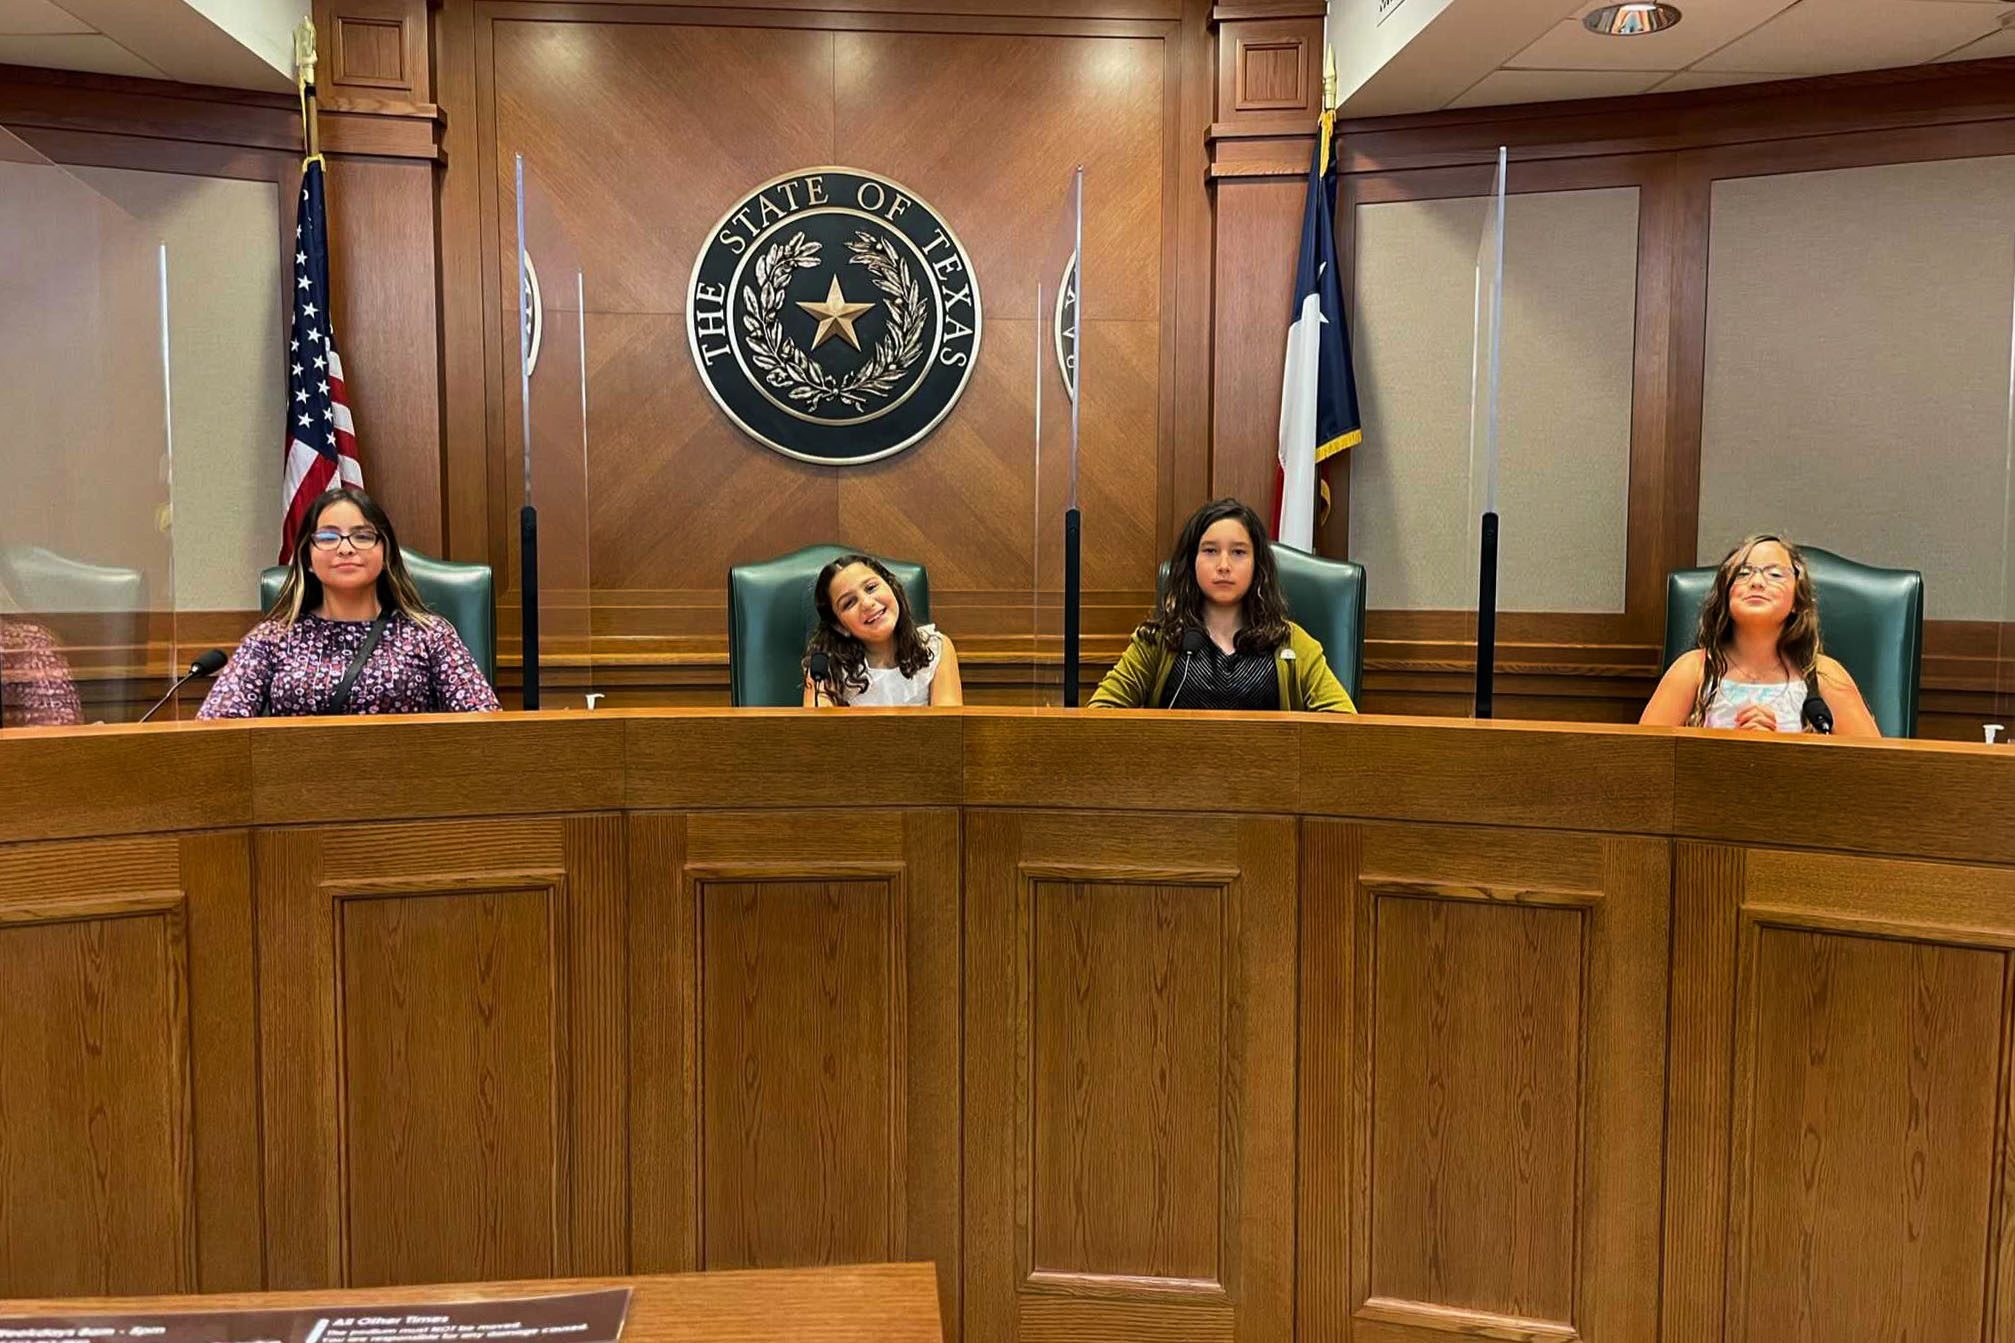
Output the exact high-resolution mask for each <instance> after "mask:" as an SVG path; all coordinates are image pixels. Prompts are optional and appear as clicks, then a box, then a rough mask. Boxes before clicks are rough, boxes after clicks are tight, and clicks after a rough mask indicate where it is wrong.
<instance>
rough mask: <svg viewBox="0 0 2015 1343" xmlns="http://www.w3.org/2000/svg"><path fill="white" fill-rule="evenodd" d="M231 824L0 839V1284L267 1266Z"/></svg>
mask: <svg viewBox="0 0 2015 1343" xmlns="http://www.w3.org/2000/svg"><path fill="white" fill-rule="evenodd" d="M250 875H251V873H250V860H249V849H248V844H247V841H246V837H245V835H244V833H243V832H241V831H216V832H210V833H206V834H201V835H189V836H181V837H177V836H173V835H161V836H155V837H150V838H142V839H124V840H93V841H81V842H71V843H61V844H37V845H18V846H11V847H9V848H6V849H4V850H0V957H4V959H5V962H6V964H7V965H8V967H9V975H8V981H9V982H8V993H7V995H6V996H5V999H4V1004H0V1076H4V1077H5V1078H6V1079H7V1080H6V1088H5V1093H6V1094H5V1097H4V1099H0V1172H4V1173H0V1186H4V1188H0V1292H5V1293H6V1294H8V1295H10V1296H30V1295H45V1294H46V1295H66V1294H74V1293H83V1292H156V1291H173V1292H190V1291H220V1290H233V1289H238V1290H242V1289H246V1288H256V1287H258V1286H259V1285H261V1280H262V1273H261V1266H260V1265H261V1259H260V1253H261V1251H260V1246H261V1239H262V1238H261V1225H260V1219H259V1214H258V1188H259V1184H258V1181H259V1171H258V1152H259V1136H258V1130H257V1115H256V1105H255V1099H254V1098H255V1096H256V1094H257V1093H256V1089H255V1088H256V1067H255V1064H254V1061H253V1059H254V1048H255V1041H254V1036H253V1002H252V996H253V995H252V986H253V975H252V909H251V892H250V886H249V883H250Z"/></svg>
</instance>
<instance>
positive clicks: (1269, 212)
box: [1210, 136, 1315, 518]
mask: <svg viewBox="0 0 2015 1343" xmlns="http://www.w3.org/2000/svg"><path fill="white" fill-rule="evenodd" d="M1313 143H1314V137H1313V136H1310V137H1309V138H1308V139H1307V140H1305V141H1298V142H1295V144H1294V148H1296V149H1297V150H1299V151H1300V153H1301V156H1302V158H1303V160H1304V162H1303V163H1302V167H1301V172H1302V173H1303V174H1304V176H1297V177H1285V176H1283V177H1264V178H1259V177H1255V178H1244V177H1235V178H1220V179H1218V181H1217V184H1216V196H1217V247H1216V271H1217V283H1216V288H1215V292H1216V296H1217V302H1216V305H1215V312H1214V316H1213V321H1212V327H1211V339H1212V344H1213V346H1214V347H1215V348H1216V349H1218V350H1220V351H1224V352H1229V351H1232V350H1237V351H1239V357H1238V358H1236V359H1233V358H1220V359H1219V360H1218V361H1217V367H1216V371H1215V376H1214V378H1213V385H1212V389H1211V472H1210V490H1211V494H1212V495H1213V496H1217V497H1223V496H1225V495H1231V496H1233V497H1235V498H1239V499H1243V500H1245V501H1246V502H1247V503H1249V504H1251V505H1252V506H1253V507H1254V508H1255V509H1257V510H1259V512H1260V514H1261V516H1263V517H1267V518H1271V517H1272V516H1273V509H1274V504H1275V481H1274V477H1275V474H1276V472H1277V471H1278V469H1279V467H1278V465H1277V459H1278V457H1279V453H1280V379H1281V369H1282V366H1283V364H1284V362H1285V360H1286V358H1287V318H1288V315H1289V312H1290V310H1291V309H1292V307H1293V300H1294V266H1295V248H1296V245H1297V240H1298V239H1299V238H1300V237H1301V215H1302V205H1303V203H1304V201H1305V200H1306V198H1307V195H1308V189H1307V181H1306V177H1305V174H1306V173H1307V171H1308V165H1307V162H1306V159H1307V158H1308V156H1309V155H1312V154H1313V153H1314V152H1315V151H1314V148H1313Z"/></svg>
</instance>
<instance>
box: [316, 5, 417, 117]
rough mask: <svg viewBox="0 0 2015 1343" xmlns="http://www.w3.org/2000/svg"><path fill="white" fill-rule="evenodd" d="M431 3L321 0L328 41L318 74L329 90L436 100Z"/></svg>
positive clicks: (320, 23) (321, 26)
mask: <svg viewBox="0 0 2015 1343" xmlns="http://www.w3.org/2000/svg"><path fill="white" fill-rule="evenodd" d="M432 7H433V6H431V5H430V4H429V3H428V0H315V26H316V29H317V31H318V34H319V35H320V38H321V42H322V44H323V45H322V51H321V53H320V54H321V59H322V67H321V69H320V70H319V71H318V74H319V75H320V77H321V80H322V86H323V88H324V89H325V91H327V92H330V93H336V94H339V95H340V94H353V93H354V94H361V95H365V96H373V95H375V96H378V97H403V98H405V99H407V100H410V101H412V102H421V103H424V102H426V101H428V100H429V99H431V98H432V97H433V77H432V71H431V69H430V68H429V64H430V63H429V61H428V54H429V53H428V26H427V21H428V17H429V16H428V11H429V10H430V9H431V8H432Z"/></svg>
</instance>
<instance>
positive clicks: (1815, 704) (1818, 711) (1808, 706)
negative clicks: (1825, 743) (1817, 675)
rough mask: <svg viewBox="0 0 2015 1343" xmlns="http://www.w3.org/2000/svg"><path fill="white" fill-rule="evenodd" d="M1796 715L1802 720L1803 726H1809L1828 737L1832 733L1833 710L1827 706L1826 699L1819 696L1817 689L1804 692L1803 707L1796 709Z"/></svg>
mask: <svg viewBox="0 0 2015 1343" xmlns="http://www.w3.org/2000/svg"><path fill="white" fill-rule="evenodd" d="M1798 716H1799V718H1800V719H1802V720H1804V723H1805V726H1807V727H1809V728H1811V729H1812V730H1813V731H1814V732H1817V733H1818V734H1819V735H1820V736H1822V737H1830V736H1832V735H1833V710H1832V709H1830V708H1828V707H1827V705H1826V701H1825V700H1823V699H1821V698H1820V697H1819V692H1818V691H1816V690H1814V691H1810V692H1808V693H1807V694H1806V696H1805V707H1804V708H1802V709H1800V710H1799V711H1798Z"/></svg>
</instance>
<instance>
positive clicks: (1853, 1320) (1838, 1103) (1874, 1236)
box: [1728, 926, 2008, 1343]
mask: <svg viewBox="0 0 2015 1343" xmlns="http://www.w3.org/2000/svg"><path fill="white" fill-rule="evenodd" d="M1746 940H1747V943H1748V946H1747V948H1746V957H1745V958H1746V959H1747V960H1748V961H1749V962H1750V964H1749V967H1748V971H1747V979H1746V982H1745V993H1744V998H1745V1002H1744V1004H1743V1016H1744V1019H1745V1022H1746V1030H1745V1035H1746V1036H1747V1041H1746V1046H1747V1047H1746V1049H1742V1047H1741V1046H1738V1048H1739V1049H1742V1056H1746V1057H1743V1062H1744V1063H1745V1064H1746V1067H1745V1069H1744V1075H1743V1079H1742V1081H1743V1095H1742V1097H1741V1114H1742V1117H1743V1120H1744V1127H1745V1128H1746V1130H1747V1133H1746V1137H1747V1139H1748V1142H1747V1150H1746V1152H1745V1153H1744V1154H1743V1159H1742V1160H1740V1161H1739V1163H1738V1165H1737V1172H1736V1173H1737V1179H1738V1182H1739V1183H1738V1186H1737V1219H1738V1220H1737V1223H1736V1227H1735V1235H1736V1236H1737V1237H1739V1248H1738V1249H1737V1250H1736V1252H1735V1253H1736V1256H1737V1258H1736V1277H1735V1280H1734V1290H1733V1291H1732V1292H1731V1298H1730V1302H1729V1311H1730V1319H1729V1330H1728V1337H1729V1338H1730V1339H1731V1340H1743V1341H1744V1343H1747V1341H1748V1340H1761V1339H1780V1338H1787V1337H1796V1336H1800V1335H1804V1336H1809V1337H1835V1336H1840V1335H1843V1334H1846V1333H1853V1332H1857V1331H1859V1330H1861V1329H1863V1328H1865V1327H1866V1325H1867V1322H1868V1321H1870V1320H1882V1321H1885V1322H1887V1323H1886V1324H1885V1329H1887V1330H1893V1331H1894V1334H1895V1336H1896V1337H1899V1338H1900V1337H1911V1338H1968V1337H1978V1336H1980V1335H1981V1333H1982V1326H1983V1323H1984V1321H1983V1311H1984V1308H1985V1303H1986V1302H1987V1301H1989V1300H1991V1299H1992V1297H1991V1289H1990V1287H1989V1283H1990V1282H1991V1281H1992V1280H1993V1278H1994V1273H1993V1268H1994V1264H1995V1260H1996V1259H1997V1258H1998V1256H1997V1255H1996V1254H1995V1252H1994V1251H1995V1243H1994V1236H1993V1234H1992V1228H1993V1213H1994V1209H1995V1207H1996V1205H1997V1204H1998V1203H2000V1202H2001V1200H2002V1198H2004V1197H2005V1195H2006V1192H2007V1186H2006V1175H2005V1172H2004V1170H2003V1168H2002V1163H2001V1160H2000V1153H1999V1147H2000V1135H1999V1132H1998V1129H1999V1116H2000V1113H2001V1107H2002V1104H2003V1100H2004V1096H2005V1092H2006V1086H2007V1083H2006V1079H2005V1077H2004V1076H2003V1074H2002V1071H2001V1070H2002V1066H2003V1059H2002V1055H2003V1053H2004V1052H2005V1050H2006V1047H2007V1046H2006V1039H2007V1036H2006V1018H2007V1013H2008V1004H2007V1001H2006V978H2007V953H2006V952H2005V951H1986V950H1976V949H1963V948H1956V947H1940V946H1934V945H1928V944H1924V943H1916V944H1912V943H1905V942H1892V941H1883V940H1877V939H1873V938H1865V937H1852V936H1843V935H1840V934H1836V933H1824V932H1815V931H1806V930H1798V929H1791V928H1779V927H1767V926H1766V927H1760V928H1754V929H1752V930H1751V931H1750V933H1749V935H1748V938H1747V939H1746ZM1983 1195H1984V1196H1983ZM1934 1209H1935V1210H1937V1211H1936V1215H1934V1211H1933V1210H1934ZM2003 1234H2005V1233H2003Z"/></svg>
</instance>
